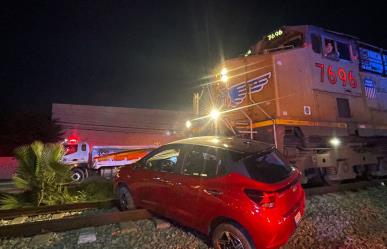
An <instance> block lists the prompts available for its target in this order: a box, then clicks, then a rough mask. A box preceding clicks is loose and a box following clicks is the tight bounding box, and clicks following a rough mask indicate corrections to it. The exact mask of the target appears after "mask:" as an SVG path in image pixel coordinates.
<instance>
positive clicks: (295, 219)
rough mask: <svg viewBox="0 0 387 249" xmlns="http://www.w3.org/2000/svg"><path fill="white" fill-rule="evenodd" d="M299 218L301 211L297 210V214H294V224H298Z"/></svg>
mask: <svg viewBox="0 0 387 249" xmlns="http://www.w3.org/2000/svg"><path fill="white" fill-rule="evenodd" d="M300 220H301V212H300V211H298V212H297V214H296V215H295V216H294V221H295V222H296V224H298V223H299V222H300Z"/></svg>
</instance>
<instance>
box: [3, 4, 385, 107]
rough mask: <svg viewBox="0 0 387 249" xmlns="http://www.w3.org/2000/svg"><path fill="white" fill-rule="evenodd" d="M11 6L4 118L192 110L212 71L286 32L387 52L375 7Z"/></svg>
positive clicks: (381, 12) (7, 7)
mask: <svg viewBox="0 0 387 249" xmlns="http://www.w3.org/2000/svg"><path fill="white" fill-rule="evenodd" d="M9 2H12V4H11V3H8V4H7V3H2V5H1V7H0V8H1V10H0V23H1V31H2V32H1V33H2V35H1V54H0V58H1V67H0V82H1V93H2V94H1V98H0V111H1V110H5V109H8V110H13V109H15V110H16V109H19V110H20V109H24V111H26V110H30V111H31V112H32V111H35V110H39V111H44V112H47V113H48V112H50V108H51V104H52V103H69V104H89V105H106V106H124V107H144V108H160V109H175V110H190V108H191V102H192V100H191V99H192V93H193V92H194V91H196V90H197V88H195V86H197V85H199V84H200V82H201V81H200V78H202V77H203V76H205V75H206V74H208V73H209V72H210V71H211V67H213V66H214V65H215V64H216V63H218V62H219V61H220V59H221V58H222V57H223V56H224V57H226V58H228V57H233V56H236V55H239V54H242V53H244V52H246V50H247V49H248V48H249V47H250V45H252V44H254V43H255V42H256V41H257V40H259V39H260V38H261V37H262V36H263V35H264V34H267V33H269V32H271V31H273V30H275V29H276V28H278V27H280V26H282V25H302V24H313V25H317V26H322V27H325V28H328V29H331V30H335V31H339V32H343V33H347V34H351V35H355V36H358V37H359V38H361V39H362V40H363V41H365V42H369V43H371V44H374V45H376V46H380V47H384V48H387V31H386V30H385V24H386V22H385V20H386V15H387V13H386V11H385V8H383V7H382V5H381V3H378V2H372V1H361V2H363V3H358V1H348V2H345V1H338V0H337V1H321V2H318V1H312V0H311V1H307V2H304V3H303V2H300V1H277V2H276V1H272V0H268V1H259V0H255V1H242V0H241V1H227V0H224V1H201V0H196V1H184V0H180V1H164V0H163V1H161V0H159V1H146V0H142V1H121V0H105V1H95V0H93V1H83V0H78V1H70V0H66V1H55V0H48V1H38V0H34V1H25V2H22V1H9ZM359 2H360V1H359Z"/></svg>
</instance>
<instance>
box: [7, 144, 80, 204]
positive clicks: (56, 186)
mask: <svg viewBox="0 0 387 249" xmlns="http://www.w3.org/2000/svg"><path fill="white" fill-rule="evenodd" d="M63 155H64V148H63V146H62V145H60V144H43V143H42V142H34V143H32V144H31V145H29V146H21V147H19V148H17V149H16V150H15V156H16V158H17V159H18V161H19V165H18V170H17V172H16V176H14V177H13V181H14V183H15V185H16V187H17V188H19V189H20V190H22V192H23V194H19V195H9V194H8V195H5V196H4V197H3V198H2V199H1V204H2V206H1V208H2V209H6V208H20V207H38V206H41V205H55V204H62V203H66V202H73V201H76V200H77V197H76V196H72V195H70V193H69V192H68V190H67V187H66V184H68V183H70V182H71V171H70V169H69V167H68V166H67V165H65V164H63V163H61V162H60V160H61V158H62V156H63Z"/></svg>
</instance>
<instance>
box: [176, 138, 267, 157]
mask: <svg viewBox="0 0 387 249" xmlns="http://www.w3.org/2000/svg"><path fill="white" fill-rule="evenodd" d="M170 144H191V145H201V146H209V147H215V148H222V149H225V150H231V151H236V152H240V153H249V154H250V153H257V152H258V153H259V152H262V151H266V150H269V149H273V148H274V145H272V144H268V143H264V142H259V141H256V140H251V139H242V138H237V137H220V136H203V137H191V138H187V139H182V140H178V141H174V142H172V143H170Z"/></svg>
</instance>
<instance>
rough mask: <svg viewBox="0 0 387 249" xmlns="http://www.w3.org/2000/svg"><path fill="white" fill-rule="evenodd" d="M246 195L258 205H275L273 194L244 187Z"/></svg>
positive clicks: (270, 206)
mask: <svg viewBox="0 0 387 249" xmlns="http://www.w3.org/2000/svg"><path fill="white" fill-rule="evenodd" d="M245 193H246V195H247V196H248V197H249V198H250V199H251V200H252V201H254V202H255V203H257V204H258V205H259V206H260V207H265V208H273V207H275V194H269V193H265V192H262V191H259V190H255V189H245Z"/></svg>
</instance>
